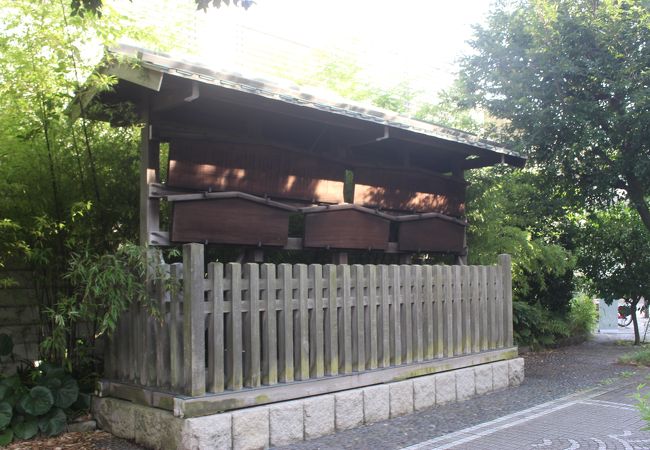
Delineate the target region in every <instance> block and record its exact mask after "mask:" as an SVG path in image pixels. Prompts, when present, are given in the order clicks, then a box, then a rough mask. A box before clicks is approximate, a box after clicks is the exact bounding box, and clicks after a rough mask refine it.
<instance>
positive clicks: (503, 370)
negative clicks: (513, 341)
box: [492, 361, 510, 391]
mask: <svg viewBox="0 0 650 450" xmlns="http://www.w3.org/2000/svg"><path fill="white" fill-rule="evenodd" d="M509 384H510V379H509V377H508V361H499V362H495V363H493V364H492V385H493V386H494V390H495V391H498V390H499V389H505V388H507V387H508V385H509Z"/></svg>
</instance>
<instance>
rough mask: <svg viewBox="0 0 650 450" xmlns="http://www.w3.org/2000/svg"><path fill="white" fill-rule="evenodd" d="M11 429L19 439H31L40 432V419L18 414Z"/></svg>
mask: <svg viewBox="0 0 650 450" xmlns="http://www.w3.org/2000/svg"><path fill="white" fill-rule="evenodd" d="M11 429H12V430H13V432H14V435H15V436H16V437H17V438H18V439H31V438H33V437H34V436H36V435H37V434H38V420H37V419H36V418H33V417H28V416H17V417H16V420H14V421H12V423H11Z"/></svg>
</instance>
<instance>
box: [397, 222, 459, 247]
mask: <svg viewBox="0 0 650 450" xmlns="http://www.w3.org/2000/svg"><path fill="white" fill-rule="evenodd" d="M464 231H465V227H464V226H463V225H460V224H458V223H454V222H450V221H447V220H444V219H440V218H436V217H433V218H429V219H421V220H413V221H405V222H400V224H399V231H398V246H399V249H400V250H401V251H407V252H419V251H431V252H445V253H446V252H449V253H462V251H463V235H464Z"/></svg>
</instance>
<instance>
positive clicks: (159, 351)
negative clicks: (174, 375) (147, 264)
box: [154, 264, 171, 387]
mask: <svg viewBox="0 0 650 450" xmlns="http://www.w3.org/2000/svg"><path fill="white" fill-rule="evenodd" d="M161 270H162V273H163V275H164V277H165V279H167V278H169V265H168V264H163V265H162V266H161ZM168 300H169V292H168V291H167V290H166V289H165V280H158V281H157V282H156V303H157V305H158V308H159V310H160V316H161V319H162V320H161V323H157V322H155V321H154V327H155V330H156V333H155V344H156V371H155V376H156V386H158V387H162V386H167V385H169V380H170V379H169V376H170V370H171V368H170V365H169V361H170V359H169V355H170V350H169V324H170V321H171V315H169V314H168V313H167V302H168Z"/></svg>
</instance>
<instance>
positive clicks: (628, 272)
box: [575, 202, 650, 344]
mask: <svg viewBox="0 0 650 450" xmlns="http://www.w3.org/2000/svg"><path fill="white" fill-rule="evenodd" d="M575 221H576V227H577V230H578V231H577V233H576V235H577V241H578V242H579V244H580V245H579V251H578V264H579V267H580V269H581V271H582V272H583V273H584V275H585V277H586V278H587V280H586V282H585V284H586V285H587V286H589V287H590V288H591V289H592V290H593V291H594V292H596V293H597V294H598V295H599V296H601V297H603V298H604V299H605V301H606V302H607V303H608V304H611V303H612V301H613V300H615V299H620V298H622V299H625V300H626V302H628V304H629V306H630V307H631V308H636V304H637V303H638V302H639V301H640V300H641V298H642V297H644V296H645V297H646V298H647V297H648V293H649V292H650V277H648V273H650V231H648V229H646V227H645V226H644V225H643V223H642V222H641V220H640V219H639V216H638V214H637V213H636V212H635V211H634V210H632V209H631V208H630V207H629V206H628V205H627V204H626V203H625V202H617V203H616V204H614V205H612V206H611V207H609V208H607V209H604V210H601V211H597V212H595V213H592V214H584V215H576V217H575ZM635 317H636V316H634V315H633V323H634V334H635V343H636V344H639V342H640V333H639V326H638V323H637V321H636V320H635Z"/></svg>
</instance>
